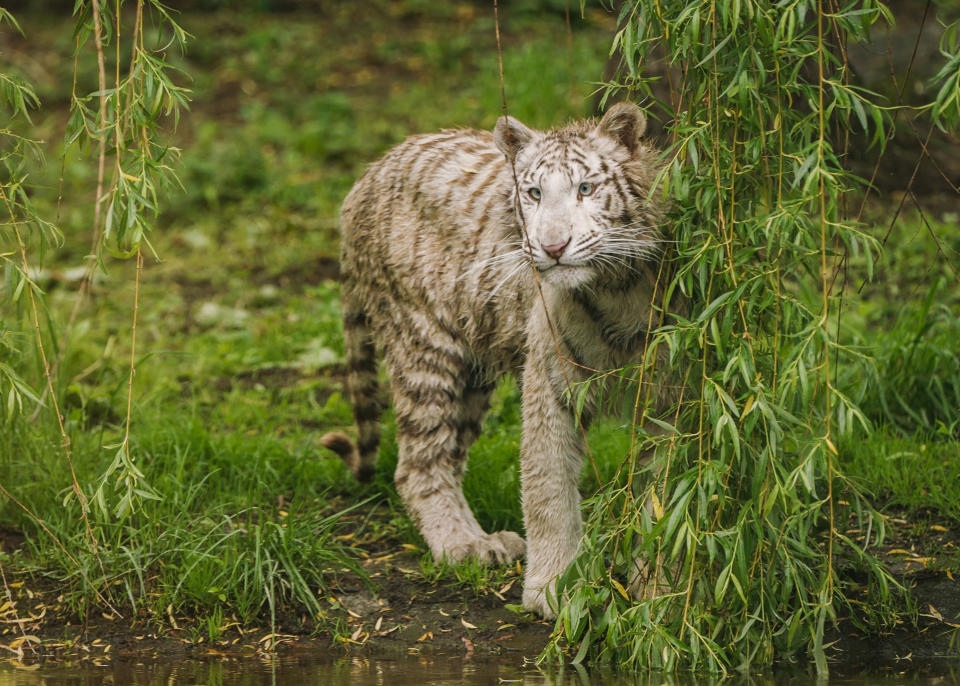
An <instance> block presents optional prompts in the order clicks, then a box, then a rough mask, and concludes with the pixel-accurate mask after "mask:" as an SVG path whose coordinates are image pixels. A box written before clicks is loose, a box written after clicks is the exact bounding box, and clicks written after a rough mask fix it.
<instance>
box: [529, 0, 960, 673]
mask: <svg viewBox="0 0 960 686" xmlns="http://www.w3.org/2000/svg"><path fill="white" fill-rule="evenodd" d="M891 21H892V17H891V15H890V13H889V11H888V10H887V9H886V8H885V7H884V6H883V5H882V4H880V3H879V2H875V1H874V0H858V1H855V2H848V3H836V2H831V1H829V0H792V1H790V2H780V3H773V2H765V1H758V0H745V1H744V2H716V1H715V0H659V1H658V2H648V1H646V0H641V1H636V2H627V3H624V4H623V6H622V8H621V10H620V16H619V31H618V33H617V34H616V38H615V40H614V44H613V51H618V52H619V54H620V55H622V67H621V73H620V76H619V80H618V81H617V82H616V83H613V84H609V85H608V88H607V91H606V94H607V96H609V95H612V94H613V93H615V92H617V91H620V90H624V91H625V92H626V94H627V96H628V97H632V98H635V99H639V100H643V99H646V100H647V102H650V101H651V100H653V99H655V96H654V89H652V88H651V83H652V81H653V80H656V77H655V76H653V77H651V76H648V74H647V70H646V65H647V64H648V62H651V61H656V62H660V61H661V60H662V59H663V56H664V55H665V56H666V60H667V62H668V66H667V70H666V76H665V77H664V79H665V80H666V81H667V82H668V85H669V92H670V97H669V102H663V101H657V102H655V103H654V105H655V107H653V109H654V111H659V112H660V113H661V114H662V115H663V116H664V118H665V121H666V131H667V133H668V135H669V142H668V146H667V152H666V156H665V166H664V169H663V172H662V175H661V179H662V188H661V190H659V191H658V192H662V193H663V195H664V196H665V198H666V199H667V200H668V201H669V202H670V203H671V205H672V208H673V209H672V215H671V218H670V219H671V221H670V225H669V230H668V236H669V237H670V238H671V239H672V243H671V245H670V250H669V257H668V260H669V264H670V266H671V268H672V270H673V273H672V275H671V276H670V277H668V278H664V279H662V282H661V284H660V290H661V292H662V293H663V296H664V301H665V302H667V301H669V300H670V299H671V298H676V297H678V296H679V297H681V298H683V299H686V300H687V301H688V302H690V303H691V305H690V310H689V314H686V315H681V314H676V313H674V314H673V315H672V316H668V317H667V318H666V319H665V324H664V325H663V326H661V327H660V328H659V329H658V330H657V331H656V332H655V334H654V336H653V338H652V340H651V342H650V348H651V349H655V348H666V349H667V350H668V351H669V359H670V369H671V370H672V375H670V374H667V373H664V372H656V371H654V370H652V369H650V368H649V366H648V365H641V366H640V367H638V368H637V369H634V370H627V371H628V372H629V373H631V374H632V375H633V376H634V377H638V376H640V375H647V378H649V375H650V374H656V373H660V374H662V376H660V377H659V383H670V384H677V385H679V386H680V388H679V390H678V396H679V398H680V399H679V402H678V403H677V404H676V405H675V407H673V408H672V409H671V410H670V412H668V413H665V414H662V415H656V414H655V413H654V411H653V409H652V408H651V407H650V405H649V403H648V402H647V401H648V400H649V398H646V397H644V396H643V395H642V394H641V392H640V391H638V395H637V414H636V417H635V421H634V427H633V431H634V432H635V440H634V445H633V447H632V449H631V453H630V455H629V458H630V459H629V460H628V461H627V462H626V463H625V469H624V470H623V472H624V474H623V477H624V478H621V479H619V480H618V481H615V482H614V483H612V484H610V485H609V486H608V487H607V488H606V489H604V490H602V491H601V492H600V493H599V494H598V495H596V496H595V497H593V498H592V499H590V500H589V501H588V503H587V507H588V512H589V515H588V521H587V524H586V535H585V538H584V543H583V546H582V549H581V553H580V555H579V556H578V558H577V560H576V561H575V563H574V565H573V566H572V567H571V569H570V570H569V571H568V573H567V574H566V575H565V576H564V578H562V579H561V582H560V589H559V590H560V593H561V594H562V595H563V596H565V597H566V599H567V602H566V603H565V604H562V605H561V608H560V614H559V618H558V632H557V634H556V636H555V639H554V642H553V643H552V645H551V646H550V647H549V648H548V651H547V654H550V653H553V654H555V655H566V656H567V657H568V658H569V657H572V658H573V660H574V661H581V660H588V659H589V660H600V661H611V662H615V663H617V664H620V665H627V666H631V667H638V666H643V667H648V668H658V669H665V670H675V669H680V668H691V669H701V670H706V671H709V672H713V673H726V672H729V671H731V670H749V669H752V668H757V667H762V666H767V665H770V664H771V663H772V661H773V660H774V659H775V658H776V659H779V660H796V659H800V658H801V657H803V656H810V657H811V658H812V659H813V661H814V663H815V665H816V670H817V671H818V672H819V673H821V674H825V673H826V672H827V671H828V668H827V647H828V645H827V644H828V630H829V628H830V626H831V624H832V623H833V622H834V621H835V620H836V618H837V616H838V608H840V607H842V606H844V604H846V603H848V602H849V599H850V598H851V597H852V590H851V580H852V576H853V573H858V574H859V575H860V577H861V578H860V579H858V581H859V582H860V583H863V580H864V577H865V578H866V583H867V584H868V586H869V587H870V589H871V593H872V594H873V596H872V597H875V598H879V599H880V602H879V605H878V607H877V614H878V615H880V614H882V612H883V606H884V604H885V603H887V602H889V600H890V593H891V589H892V586H893V583H892V581H891V579H890V578H889V576H888V575H887V574H886V572H885V571H884V570H883V568H882V567H881V566H880V565H879V564H878V563H877V562H876V561H875V560H874V559H873V558H872V557H871V556H870V555H869V554H868V552H867V550H868V549H869V548H870V547H871V546H873V545H875V544H876V543H877V541H878V540H879V538H880V537H882V535H883V521H882V519H880V518H878V517H877V516H876V515H875V513H874V512H873V511H872V510H871V508H870V507H869V505H868V504H867V503H866V502H865V501H864V499H863V498H862V496H861V494H860V493H859V492H858V490H857V489H856V487H855V486H854V484H853V483H851V482H850V480H848V479H847V478H846V477H845V476H844V474H843V473H842V472H841V471H840V469H839V468H838V464H837V458H838V452H837V448H836V446H837V445H838V443H839V441H840V439H851V438H852V437H856V436H863V435H866V434H867V433H869V432H870V431H871V425H870V422H869V421H868V420H867V418H866V417H865V415H864V413H863V412H862V411H861V409H860V407H858V405H857V404H856V403H855V402H854V401H853V400H852V399H851V396H850V390H851V389H854V388H860V387H861V385H862V382H863V379H865V378H875V377H873V376H872V374H873V366H872V364H873V361H872V360H871V359H870V358H869V357H868V356H866V355H865V354H864V353H863V352H862V351H859V350H854V349H850V348H849V347H847V346H845V345H842V344H841V343H840V342H839V340H838V336H837V324H836V322H837V315H838V308H839V306H840V299H841V298H842V297H843V295H844V294H843V290H842V288H841V284H842V283H843V280H842V279H838V278H837V277H838V274H839V272H840V269H841V268H842V260H843V258H844V257H846V256H849V257H850V258H854V257H857V256H865V258H866V259H863V260H862V263H863V264H865V265H867V267H868V270H869V267H870V266H872V264H873V262H874V260H873V259H872V258H873V257H874V256H875V255H876V254H877V252H878V250H879V244H878V241H876V240H875V239H874V237H872V236H871V235H869V233H868V232H867V231H866V230H865V229H864V227H863V226H862V225H860V224H859V223H858V222H857V221H856V220H855V219H853V218H851V217H850V216H848V214H847V213H846V212H845V211H844V209H845V206H846V205H847V198H848V197H850V196H851V194H854V193H856V192H857V191H860V190H862V189H863V187H864V185H865V184H864V183H863V182H862V181H861V180H860V179H858V178H857V177H856V176H855V175H854V174H853V173H851V172H850V171H849V170H848V169H847V168H846V167H845V159H846V153H847V146H848V145H849V140H850V136H851V134H855V135H857V136H858V140H862V141H870V144H871V145H872V146H873V147H874V149H875V150H876V151H878V152H879V151H880V150H882V148H883V146H884V144H885V141H886V140H888V134H889V133H890V127H891V126H892V125H893V118H892V116H891V109H892V108H891V107H890V106H888V105H887V104H885V103H883V102H881V98H880V97H879V96H877V95H875V94H874V93H871V92H870V91H868V90H866V89H864V88H863V87H861V86H860V85H858V84H857V83H856V80H855V76H854V74H853V73H852V72H851V70H850V68H849V65H848V62H847V60H846V56H845V47H846V46H847V45H848V44H849V43H852V42H857V41H864V40H867V39H868V37H869V34H870V31H871V30H872V29H874V27H875V25H876V24H878V23H880V24H883V23H886V22H891ZM950 40H953V39H950V38H949V37H948V41H947V42H948V43H949V41H950ZM954 43H955V40H954ZM950 45H951V46H952V47H948V48H945V53H944V54H945V56H946V57H947V66H945V67H944V69H943V70H941V72H940V74H939V77H938V78H939V83H941V84H944V85H943V86H942V89H946V90H945V91H943V92H941V93H940V94H939V95H938V96H937V101H936V102H937V107H936V109H935V110H934V114H935V115H944V116H943V117H941V118H938V119H937V120H936V121H937V122H938V123H941V124H942V125H944V126H950V125H952V124H951V121H955V118H954V119H953V120H951V119H950V117H952V116H953V115H951V114H950V113H949V112H948V109H949V108H950V107H952V106H953V105H952V104H951V103H955V102H956V97H955V96H956V93H955V91H956V90H957V85H956V81H955V76H956V74H955V73H954V72H955V71H956V69H957V60H956V57H955V55H956V53H957V50H956V45H954V44H953V43H950ZM951 51H952V52H951ZM951 65H952V66H951ZM951 69H952V70H953V71H951ZM947 115H949V116H947ZM865 276H867V277H870V276H871V274H869V273H867V274H866V275H865ZM924 355H925V356H926V357H925V358H924V360H926V359H927V358H929V355H930V352H929V351H927V352H926V353H924ZM649 357H650V358H651V359H653V357H654V355H650V356H649ZM924 360H920V359H919V358H918V362H917V364H920V363H921V362H922V363H923V364H926V363H927V362H926V361H924ZM638 387H639V388H641V389H642V388H644V387H645V386H644V384H639V386H638ZM930 392H931V393H932V394H937V393H940V391H939V390H938V389H933V390H931V391H930ZM947 400H949V399H947ZM654 429H655V430H656V431H653V430H654ZM647 451H653V452H654V454H655V460H654V465H655V468H653V469H650V470H649V471H647V472H645V473H640V474H638V471H639V470H638V469H637V459H638V458H639V457H640V456H641V455H643V454H646V453H647ZM644 477H646V478H644ZM637 559H639V560H642V561H644V562H643V563H644V564H645V565H646V566H647V567H646V570H645V571H646V572H647V579H646V583H645V584H640V583H638V581H639V580H641V579H642V578H643V575H640V576H638V575H637V573H636V572H637V566H636V563H635V560H637ZM631 586H632V587H631ZM635 594H637V595H639V597H640V599H639V600H637V599H635V597H634V596H635ZM881 619H882V618H877V621H880V620H881Z"/></svg>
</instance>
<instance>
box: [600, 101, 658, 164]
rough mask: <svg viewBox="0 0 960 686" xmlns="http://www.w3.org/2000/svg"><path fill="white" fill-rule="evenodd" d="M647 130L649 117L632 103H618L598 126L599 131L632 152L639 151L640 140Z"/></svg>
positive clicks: (608, 111)
mask: <svg viewBox="0 0 960 686" xmlns="http://www.w3.org/2000/svg"><path fill="white" fill-rule="evenodd" d="M646 130H647V117H646V115H644V113H643V111H642V110H641V109H640V108H639V107H637V106H636V105H635V104H634V103H632V102H618V103H617V104H616V105H614V106H613V107H611V108H610V109H609V110H607V113H606V114H605V115H603V119H601V120H600V123H599V124H598V125H597V131H598V132H599V133H601V134H603V135H604V136H607V137H608V138H612V139H613V140H615V141H617V142H618V143H619V144H620V145H622V146H623V147H625V148H626V149H627V150H629V151H630V154H631V155H632V154H633V153H634V152H636V150H637V146H638V145H639V143H640V139H641V138H642V137H643V134H644V132H645V131H646Z"/></svg>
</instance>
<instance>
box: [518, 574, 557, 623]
mask: <svg viewBox="0 0 960 686" xmlns="http://www.w3.org/2000/svg"><path fill="white" fill-rule="evenodd" d="M556 597H557V591H556V581H552V582H550V583H549V584H547V585H546V586H532V587H531V586H525V587H524V589H523V609H524V610H527V611H529V612H534V613H536V614H538V615H540V616H541V617H543V618H544V619H555V618H556V616H557V610H556ZM551 601H554V602H553V603H551Z"/></svg>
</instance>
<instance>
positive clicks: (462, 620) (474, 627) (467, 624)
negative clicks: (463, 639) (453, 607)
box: [460, 617, 477, 629]
mask: <svg viewBox="0 0 960 686" xmlns="http://www.w3.org/2000/svg"><path fill="white" fill-rule="evenodd" d="M460 623H461V624H463V628H464V629H476V628H477V627H476V625H475V624H471V623H470V622H468V621H467V620H465V619H464V618H463V617H461V618H460Z"/></svg>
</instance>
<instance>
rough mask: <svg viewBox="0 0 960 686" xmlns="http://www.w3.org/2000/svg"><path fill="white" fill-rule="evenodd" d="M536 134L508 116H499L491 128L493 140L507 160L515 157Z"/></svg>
mask: <svg viewBox="0 0 960 686" xmlns="http://www.w3.org/2000/svg"><path fill="white" fill-rule="evenodd" d="M536 135H537V134H536V132H535V131H534V130H533V129H531V128H530V127H528V126H526V125H525V124H522V123H520V122H519V121H517V120H516V119H514V118H513V117H510V116H504V117H500V118H499V119H498V120H497V125H496V126H495V127H494V128H493V142H494V143H496V144H497V147H498V148H499V149H500V152H502V153H503V154H504V155H506V157H507V159H508V160H512V159H515V158H516V157H517V155H518V154H520V151H521V150H523V149H524V148H525V147H526V146H527V145H528V144H529V143H530V141H532V140H533V139H534V138H535V137H536Z"/></svg>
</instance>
